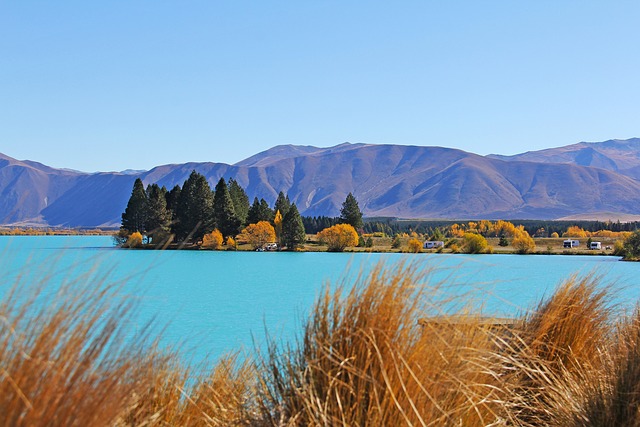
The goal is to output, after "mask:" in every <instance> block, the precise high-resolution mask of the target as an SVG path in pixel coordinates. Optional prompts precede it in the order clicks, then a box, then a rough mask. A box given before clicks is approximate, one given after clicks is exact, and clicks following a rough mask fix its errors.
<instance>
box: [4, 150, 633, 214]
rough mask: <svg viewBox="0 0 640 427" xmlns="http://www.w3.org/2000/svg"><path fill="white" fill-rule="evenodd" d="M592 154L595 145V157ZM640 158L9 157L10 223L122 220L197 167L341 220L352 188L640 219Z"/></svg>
mask: <svg viewBox="0 0 640 427" xmlns="http://www.w3.org/2000/svg"><path fill="white" fill-rule="evenodd" d="M585 144H592V145H585ZM585 149H591V150H592V156H591V158H589V157H588V151H587V154H584V153H585ZM634 150H635V151H634ZM630 153H631V154H633V155H631V154H630ZM623 157H626V159H625V158H623ZM532 160H536V161H532ZM581 162H582V163H587V164H579V163H581ZM636 163H637V167H638V171H639V172H640V139H638V138H633V139H631V140H609V141H604V142H602V143H578V144H572V145H569V146H565V147H558V148H556V149H547V150H540V151H538V152H528V153H522V154H521V155H515V156H498V155H489V156H480V155H478V154H474V153H469V152H465V151H462V150H458V149H453V148H444V147H425V146H415V145H413V146H411V145H392V144H383V145H378V144H350V143H344V144H339V145H337V146H334V147H327V148H319V147H312V146H297V145H280V146H276V147H273V148H271V149H269V150H265V151H263V152H261V153H257V154H256V155H253V156H251V157H249V158H247V159H245V160H242V161H240V162H237V163H235V164H233V165H229V164H225V163H214V162H190V163H183V164H168V165H160V166H156V167H154V168H152V169H150V170H148V171H125V172H98V173H84V172H78V171H69V170H65V169H55V168H51V167H49V166H46V165H43V164H41V163H38V162H33V161H20V160H16V159H13V158H11V157H9V156H7V155H4V154H0V195H1V196H2V197H1V199H0V224H37V225H43V226H85V227H100V226H102V227H105V226H118V225H119V222H120V214H121V213H122V211H123V210H124V207H125V206H126V203H127V200H128V198H129V196H130V194H131V188H132V186H133V181H134V180H135V179H136V178H141V179H142V180H143V182H144V183H145V185H147V184H150V183H158V184H159V185H161V186H162V185H164V186H166V187H167V188H168V189H170V188H172V187H173V186H175V185H182V184H183V182H184V181H185V180H186V178H187V177H188V175H189V174H190V173H191V171H192V170H196V171H198V172H199V173H202V174H203V175H204V176H205V177H206V178H207V179H208V181H209V183H210V184H211V185H212V187H213V186H214V185H215V183H216V182H217V181H218V180H219V179H220V178H221V177H224V178H225V179H228V178H234V179H235V180H237V181H238V183H239V184H240V185H242V186H243V187H244V188H245V189H246V191H247V193H248V195H249V197H250V199H251V200H253V197H258V198H260V197H263V198H265V200H267V201H268V202H269V203H273V201H274V200H275V198H276V197H277V194H278V192H279V191H284V192H285V193H287V194H288V195H289V197H290V199H291V200H292V201H293V202H295V203H296V204H297V205H298V208H299V210H300V212H301V213H302V214H303V215H329V216H334V215H338V214H339V209H340V206H341V204H342V202H343V201H344V199H345V197H346V195H347V194H348V193H349V192H351V193H353V194H354V195H355V196H356V198H357V199H358V201H359V204H360V207H361V209H362V211H363V212H364V214H365V215H366V216H394V217H405V218H407V217H412V218H419V217H422V218H427V217H428V218H455V219H462V218H468V219H474V218H486V219H498V218H504V219H509V218H520V219H554V218H561V217H570V216H572V215H579V214H593V213H596V212H613V213H616V212H617V213H619V214H625V215H633V214H636V213H637V212H639V211H640V180H639V179H638V178H636V177H635V175H634V174H633V173H632V171H633V170H634V168H635V167H636ZM602 166H604V167H602ZM614 169H615V170H614ZM623 172H625V173H623Z"/></svg>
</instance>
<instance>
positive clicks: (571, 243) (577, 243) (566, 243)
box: [563, 239, 580, 248]
mask: <svg viewBox="0 0 640 427" xmlns="http://www.w3.org/2000/svg"><path fill="white" fill-rule="evenodd" d="M563 246H564V247H565V248H577V247H578V246H580V240H571V239H568V240H565V241H564V242H563Z"/></svg>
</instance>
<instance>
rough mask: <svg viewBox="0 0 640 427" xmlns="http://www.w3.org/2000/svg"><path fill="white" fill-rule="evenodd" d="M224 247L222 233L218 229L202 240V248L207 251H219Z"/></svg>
mask: <svg viewBox="0 0 640 427" xmlns="http://www.w3.org/2000/svg"><path fill="white" fill-rule="evenodd" d="M221 246H222V233H221V232H220V231H219V230H218V229H217V228H216V229H215V230H213V231H212V232H211V233H209V234H205V235H204V237H203V238H202V247H203V248H205V249H213V250H218V249H220V247H221Z"/></svg>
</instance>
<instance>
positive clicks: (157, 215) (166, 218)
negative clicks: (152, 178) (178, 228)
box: [145, 184, 171, 243]
mask: <svg viewBox="0 0 640 427" xmlns="http://www.w3.org/2000/svg"><path fill="white" fill-rule="evenodd" d="M166 193H167V189H166V188H164V187H162V188H160V187H159V186H158V184H151V185H149V186H148V187H147V206H148V213H147V220H146V224H145V229H146V230H147V231H148V234H149V236H150V237H151V241H152V242H153V243H161V240H164V239H166V238H167V237H168V236H167V232H168V231H169V223H170V221H171V213H170V212H169V211H168V210H167V200H166ZM154 240H155V241H154Z"/></svg>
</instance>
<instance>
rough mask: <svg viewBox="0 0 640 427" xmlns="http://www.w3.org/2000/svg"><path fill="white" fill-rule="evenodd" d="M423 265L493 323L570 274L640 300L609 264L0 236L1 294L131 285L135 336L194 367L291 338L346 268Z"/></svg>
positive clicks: (639, 267)
mask: <svg viewBox="0 0 640 427" xmlns="http://www.w3.org/2000/svg"><path fill="white" fill-rule="evenodd" d="M381 261H382V262H385V263H388V264H390V265H393V264H395V263H397V262H400V261H405V262H417V263H419V264H420V266H424V267H425V268H431V269H433V272H432V274H431V281H432V282H433V283H436V282H443V283H446V284H447V286H446V287H445V288H444V289H446V292H447V293H448V295H443V298H444V297H447V296H449V295H452V294H467V293H471V294H472V295H473V301H475V302H476V303H477V304H478V305H479V306H482V310H483V312H484V313H485V314H487V315H497V316H508V315H513V314H515V313H518V312H519V311H522V310H524V309H526V308H527V307H531V306H532V305H534V304H535V303H537V302H538V301H539V300H540V299H541V298H542V297H543V296H544V295H548V294H549V293H550V292H552V291H553V289H554V287H555V286H556V285H557V284H558V283H559V282H560V281H562V280H563V279H565V278H567V277H569V275H571V274H574V273H578V274H586V273H590V272H596V273H597V274H601V275H603V276H604V277H605V280H604V282H605V283H613V282H615V289H616V294H615V295H616V302H618V303H620V304H621V306H623V307H626V308H629V307H632V306H633V305H635V303H636V302H637V301H638V300H639V299H640V283H639V280H638V274H637V273H638V271H640V264H639V263H625V262H620V261H618V258H615V257H601V256H521V255H439V254H416V255H410V254H346V253H345V254H335V253H334V254H331V253H276V252H208V251H164V252H160V251H129V250H121V249H117V248H114V247H113V243H112V240H111V238H109V237H89V236H82V237H79V236H74V237H58V236H37V237H22V236H21V237H4V236H0V268H2V272H3V278H4V281H3V284H2V288H0V293H1V292H4V291H6V289H8V288H9V287H10V286H11V285H13V284H14V283H16V281H19V282H20V283H29V282H33V281H41V280H43V279H45V278H46V283H48V284H49V285H48V286H51V287H52V288H55V286H56V284H57V283H61V282H64V281H73V280H74V278H77V277H82V280H89V281H95V283H104V281H105V280H106V281H107V282H116V281H121V280H124V281H125V282H124V283H126V285H125V288H124V292H126V293H127V294H129V295H132V296H135V297H136V298H137V299H138V300H139V306H138V309H137V314H136V324H135V325H132V326H133V328H134V329H135V328H136V327H139V326H141V325H143V324H145V322H146V321H148V320H149V319H152V318H156V321H157V324H159V325H166V329H165V330H164V343H166V344H171V345H179V346H180V348H181V349H182V350H183V352H184V354H185V357H187V358H193V359H194V360H198V359H201V358H203V357H205V356H209V357H212V358H215V357H218V356H220V355H222V354H223V353H225V352H228V351H230V350H235V349H241V348H244V349H248V350H250V349H252V348H253V346H254V345H261V343H262V342H263V337H264V331H265V328H266V329H267V330H268V331H269V333H270V334H271V335H274V336H277V337H285V338H292V337H293V336H294V335H295V334H296V333H298V332H299V331H300V330H301V328H300V324H301V322H302V320H303V319H304V318H305V316H306V313H307V311H308V310H309V308H310V307H311V305H312V303H313V301H314V299H315V298H316V296H317V295H318V293H319V291H320V289H321V288H322V286H323V285H324V284H326V283H327V282H331V283H336V282H337V281H338V280H340V279H341V278H343V277H345V274H347V273H345V272H346V271H347V270H348V271H350V272H351V273H350V274H351V276H352V277H353V276H355V275H356V274H357V272H358V271H360V270H367V269H370V268H372V267H373V266H374V265H376V264H377V263H378V262H381Z"/></svg>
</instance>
